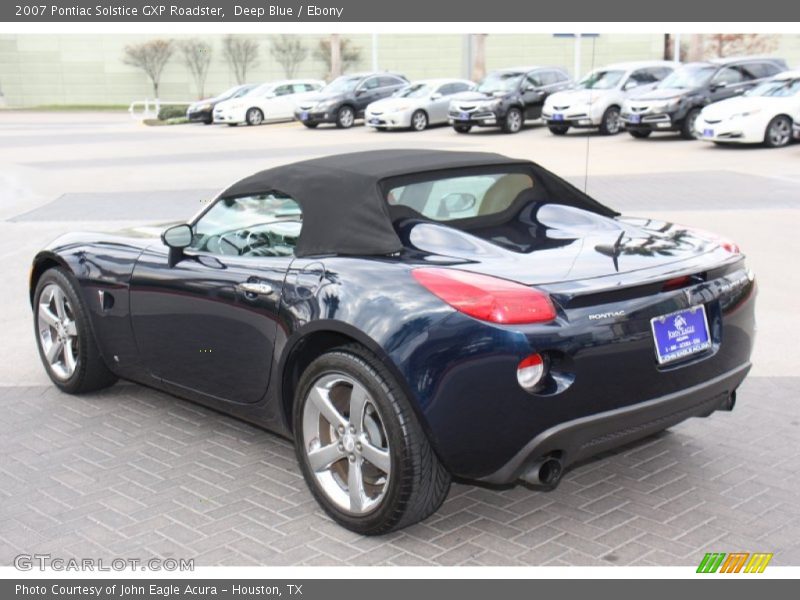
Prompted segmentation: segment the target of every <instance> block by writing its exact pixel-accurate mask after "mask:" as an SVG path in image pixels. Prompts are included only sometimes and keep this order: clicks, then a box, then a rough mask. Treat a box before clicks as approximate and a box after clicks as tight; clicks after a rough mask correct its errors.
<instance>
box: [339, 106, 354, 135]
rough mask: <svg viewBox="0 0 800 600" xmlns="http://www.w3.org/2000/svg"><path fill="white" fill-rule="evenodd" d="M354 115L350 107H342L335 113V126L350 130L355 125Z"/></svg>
mask: <svg viewBox="0 0 800 600" xmlns="http://www.w3.org/2000/svg"><path fill="white" fill-rule="evenodd" d="M355 120H356V113H355V112H354V111H353V107H352V106H347V105H345V106H342V107H341V108H340V109H339V110H338V111H337V112H336V126H337V127H338V128H339V129H350V128H351V127H352V126H353V123H355Z"/></svg>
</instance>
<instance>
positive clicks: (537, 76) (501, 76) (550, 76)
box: [448, 67, 572, 133]
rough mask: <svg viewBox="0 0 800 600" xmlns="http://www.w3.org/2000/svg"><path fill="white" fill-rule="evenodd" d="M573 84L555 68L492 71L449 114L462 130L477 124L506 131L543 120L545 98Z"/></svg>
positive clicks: (455, 126) (460, 97)
mask: <svg viewBox="0 0 800 600" xmlns="http://www.w3.org/2000/svg"><path fill="white" fill-rule="evenodd" d="M571 84H572V81H571V80H570V78H569V75H567V74H566V72H564V71H563V70H561V69H558V68H555V67H517V68H512V69H500V70H499V71H493V72H491V73H489V74H488V75H487V76H486V77H485V78H484V80H483V81H481V83H480V84H479V85H478V88H477V89H476V90H475V91H474V92H464V93H463V94H458V95H457V96H455V97H454V98H453V100H451V102H450V109H449V111H448V117H449V121H450V124H451V125H452V126H453V129H455V130H456V131H457V132H458V133H469V131H470V130H471V129H472V128H473V127H476V126H477V127H500V128H501V129H502V130H503V131H504V132H506V133H516V132H518V131H519V130H520V129H522V126H523V124H524V123H525V121H526V120H527V119H539V118H541V116H542V106H543V105H544V101H545V98H547V96H549V95H550V94H552V93H553V92H558V91H560V90H564V89H567V88H568V87H569V86H570V85H571Z"/></svg>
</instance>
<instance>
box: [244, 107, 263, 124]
mask: <svg viewBox="0 0 800 600" xmlns="http://www.w3.org/2000/svg"><path fill="white" fill-rule="evenodd" d="M245 119H246V120H247V124H248V125H261V123H263V122H264V113H263V112H261V109H260V108H249V109H247V115H246V116H245Z"/></svg>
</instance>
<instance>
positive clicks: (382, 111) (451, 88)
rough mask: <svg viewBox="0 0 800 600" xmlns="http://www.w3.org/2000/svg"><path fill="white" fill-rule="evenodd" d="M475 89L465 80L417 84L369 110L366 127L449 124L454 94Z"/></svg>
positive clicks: (426, 81)
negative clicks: (448, 108)
mask: <svg viewBox="0 0 800 600" xmlns="http://www.w3.org/2000/svg"><path fill="white" fill-rule="evenodd" d="M474 87H475V84H474V83H472V82H471V81H466V80H463V79H426V80H422V81H415V82H413V83H411V84H410V85H408V86H407V87H405V88H403V89H401V90H399V91H397V92H395V94H394V95H393V96H391V97H389V98H384V99H383V100H378V101H377V102H373V103H372V104H370V105H369V106H367V109H366V112H365V113H364V123H365V124H366V125H367V126H368V127H374V128H376V129H409V128H410V129H413V130H414V131H422V130H424V129H426V128H427V127H428V125H438V124H441V123H447V107H448V106H449V105H450V99H451V97H452V96H453V94H458V93H461V92H466V91H468V90H471V89H473V88H474Z"/></svg>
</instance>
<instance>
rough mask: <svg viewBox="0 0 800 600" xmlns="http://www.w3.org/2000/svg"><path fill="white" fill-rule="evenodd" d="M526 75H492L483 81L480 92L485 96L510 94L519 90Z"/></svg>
mask: <svg viewBox="0 0 800 600" xmlns="http://www.w3.org/2000/svg"><path fill="white" fill-rule="evenodd" d="M523 75H524V73H490V74H489V75H487V76H486V79H484V80H483V81H481V83H480V85H479V86H478V91H479V92H483V93H484V94H494V93H495V92H510V91H512V90H515V89H517V87H518V86H519V82H520V80H522V76H523Z"/></svg>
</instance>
